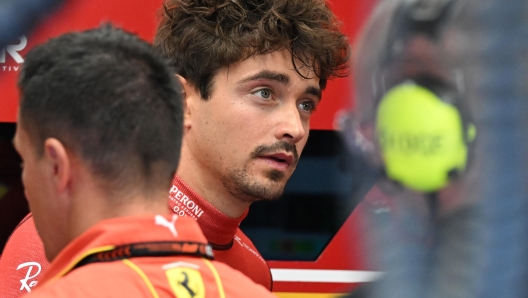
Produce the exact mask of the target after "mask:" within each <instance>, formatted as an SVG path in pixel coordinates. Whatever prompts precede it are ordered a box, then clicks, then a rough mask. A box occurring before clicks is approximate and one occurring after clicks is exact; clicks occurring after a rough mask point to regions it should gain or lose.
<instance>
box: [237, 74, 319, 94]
mask: <svg viewBox="0 0 528 298" xmlns="http://www.w3.org/2000/svg"><path fill="white" fill-rule="evenodd" d="M256 80H272V81H277V82H279V83H282V84H284V85H288V84H289V83H290V77H289V76H288V75H286V74H283V73H279V72H274V71H269V70H263V71H260V72H258V73H256V74H254V75H252V76H249V77H247V78H243V79H241V80H240V81H238V83H239V84H243V83H247V82H250V81H256ZM304 92H305V93H307V94H311V95H314V96H317V98H319V100H321V98H322V91H321V89H320V88H318V87H313V86H309V87H308V88H306V90H305V91H304Z"/></svg>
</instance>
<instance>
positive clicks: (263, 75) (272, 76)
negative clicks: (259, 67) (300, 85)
mask: <svg viewBox="0 0 528 298" xmlns="http://www.w3.org/2000/svg"><path fill="white" fill-rule="evenodd" d="M256 80H272V81H277V82H279V83H282V84H285V85H288V84H289V83H290V77H289V76H288V75H285V74H283V73H278V72H274V71H269V70H263V71H260V72H258V73H256V74H254V75H252V76H249V77H247V78H243V79H241V80H240V81H238V83H247V82H250V81H256Z"/></svg>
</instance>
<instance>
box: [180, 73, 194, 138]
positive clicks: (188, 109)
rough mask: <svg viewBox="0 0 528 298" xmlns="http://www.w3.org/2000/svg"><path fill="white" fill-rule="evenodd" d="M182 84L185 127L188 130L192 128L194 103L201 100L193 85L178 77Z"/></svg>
mask: <svg viewBox="0 0 528 298" xmlns="http://www.w3.org/2000/svg"><path fill="white" fill-rule="evenodd" d="M176 77H177V78H178V80H179V81H180V84H181V85H182V97H183V108H184V110H183V127H184V128H185V129H188V128H190V127H191V123H192V121H191V115H192V110H193V107H194V105H193V103H194V101H195V100H196V99H198V100H199V99H200V97H199V93H198V92H197V90H196V88H195V87H194V86H193V85H191V84H190V83H189V82H188V81H187V79H185V78H184V77H182V76H180V75H176Z"/></svg>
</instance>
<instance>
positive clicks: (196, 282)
mask: <svg viewBox="0 0 528 298" xmlns="http://www.w3.org/2000/svg"><path fill="white" fill-rule="evenodd" d="M165 273H166V275H167V279H168V280H169V285H170V286H171V288H172V291H174V294H176V297H178V298H204V297H205V285H204V282H203V279H202V275H201V274H200V271H198V270H196V269H191V268H185V267H176V268H172V269H169V270H167V271H166V272H165Z"/></svg>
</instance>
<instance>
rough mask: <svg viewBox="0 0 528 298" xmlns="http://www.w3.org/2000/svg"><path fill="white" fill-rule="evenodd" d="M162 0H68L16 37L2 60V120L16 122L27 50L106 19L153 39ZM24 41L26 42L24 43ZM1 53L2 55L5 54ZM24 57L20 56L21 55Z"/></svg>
mask: <svg viewBox="0 0 528 298" xmlns="http://www.w3.org/2000/svg"><path fill="white" fill-rule="evenodd" d="M161 3H162V0H148V1H146V0H129V1H118V0H67V1H66V3H65V4H64V5H63V7H62V8H61V9H59V10H58V11H56V12H55V13H53V15H51V16H50V17H49V18H48V19H46V20H45V21H44V22H43V23H42V24H40V25H39V26H38V28H37V29H36V30H35V31H34V32H33V33H31V34H29V35H27V37H26V38H27V44H25V42H24V39H22V40H15V41H13V43H12V44H11V45H10V46H11V47H10V51H5V49H1V50H0V51H5V52H4V53H5V54H6V55H5V61H1V60H0V122H15V121H16V113H17V107H18V90H17V88H16V80H17V76H18V73H19V71H20V66H21V64H22V61H21V60H20V58H21V57H22V59H23V57H24V55H25V53H26V52H27V51H28V50H29V49H30V48H32V47H33V46H35V45H36V44H39V43H42V42H44V41H45V40H47V39H48V38H50V37H54V36H57V35H59V34H62V33H64V32H69V31H72V30H84V29H88V28H93V27H97V26H99V25H100V24H101V23H103V22H105V21H107V22H112V23H113V24H115V25H116V26H118V27H122V28H125V29H127V30H128V31H131V32H134V33H136V34H138V35H139V36H141V37H142V38H144V39H146V40H147V41H152V39H153V36H154V33H155V31H156V24H157V18H156V15H157V11H158V9H159V8H160V7H161ZM24 44H25V45H24ZM1 54H2V53H0V57H2V55H1ZM19 55H20V56H21V57H20V56H19Z"/></svg>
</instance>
